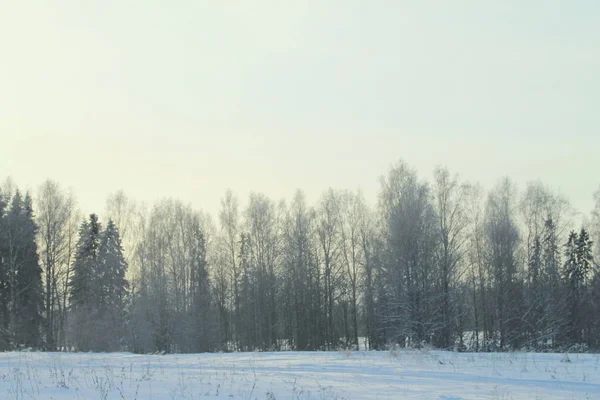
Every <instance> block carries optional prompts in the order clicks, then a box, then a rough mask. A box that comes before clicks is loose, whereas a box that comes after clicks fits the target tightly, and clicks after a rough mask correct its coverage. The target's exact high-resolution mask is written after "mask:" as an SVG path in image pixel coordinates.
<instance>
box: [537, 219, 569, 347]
mask: <svg viewBox="0 0 600 400" xmlns="http://www.w3.org/2000/svg"><path fill="white" fill-rule="evenodd" d="M542 264H543V278H542V279H543V292H542V299H543V302H542V304H543V306H544V319H543V323H542V329H543V332H544V334H543V336H542V338H543V339H544V340H550V341H551V345H552V347H553V348H556V346H557V340H558V334H559V331H560V326H561V323H562V321H563V319H564V316H563V315H562V313H561V298H560V273H559V265H560V251H559V248H558V237H557V234H556V225H555V224H554V221H553V220H552V218H548V219H546V222H545V224H544V231H543V238H542Z"/></svg>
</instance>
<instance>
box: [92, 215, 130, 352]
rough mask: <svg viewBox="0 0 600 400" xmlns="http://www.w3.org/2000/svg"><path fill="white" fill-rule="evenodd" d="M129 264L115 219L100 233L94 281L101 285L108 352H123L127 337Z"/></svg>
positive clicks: (98, 304) (99, 306)
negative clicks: (125, 326) (126, 308)
mask: <svg viewBox="0 0 600 400" xmlns="http://www.w3.org/2000/svg"><path fill="white" fill-rule="evenodd" d="M126 273H127V262H126V261H125V257H124V256H123V247H122V246H121V238H120V236H119V230H118V229H117V227H116V226H115V224H114V222H113V221H112V220H109V221H108V223H107V225H106V229H105V230H104V231H103V232H102V233H101V238H100V247H99V249H98V265H97V271H96V276H95V279H96V280H97V282H98V283H97V284H98V286H99V287H98V293H99V294H98V296H99V298H98V299H97V307H98V311H99V313H100V318H101V319H102V321H103V325H104V326H103V332H104V335H103V336H104V340H103V346H102V347H104V349H105V350H118V349H122V345H123V340H124V336H125V329H124V325H125V322H126V318H125V306H126V299H127V294H128V290H129V282H128V281H127V279H126Z"/></svg>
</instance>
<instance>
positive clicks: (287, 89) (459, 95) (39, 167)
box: [0, 0, 600, 214]
mask: <svg viewBox="0 0 600 400" xmlns="http://www.w3.org/2000/svg"><path fill="white" fill-rule="evenodd" d="M400 158H402V159H404V160H405V161H407V162H408V163H409V164H410V165H411V166H413V167H414V168H416V169H417V170H418V171H419V173H420V175H421V176H422V177H427V178H429V177H431V175H432V171H433V169H434V168H435V166H436V165H438V164H441V165H445V166H447V167H448V168H449V169H450V170H451V171H452V172H456V173H459V174H460V175H461V177H462V178H464V179H466V180H469V181H473V182H474V181H477V182H480V183H481V184H483V185H484V187H486V188H490V187H491V186H493V185H494V184H495V183H496V182H497V181H498V179H499V178H501V177H502V176H504V175H508V176H510V177H512V178H513V179H514V180H515V181H516V182H517V183H518V184H519V186H520V188H521V190H522V189H523V187H524V184H525V182H527V181H529V180H535V179H541V180H542V181H543V182H545V183H546V184H547V185H549V186H551V187H552V188H554V189H556V190H560V191H561V192H562V193H563V194H565V195H566V196H567V197H568V198H569V199H570V200H571V202H572V204H573V205H574V206H575V207H576V208H578V209H579V210H580V211H583V212H586V213H587V212H588V211H589V210H590V209H591V207H592V193H593V192H594V190H595V189H596V188H597V187H598V185H599V184H600V2H599V1H597V0H589V1H577V0H570V1H529V0H527V1H523V0H519V1H506V0H503V1H462V2H461V1H442V0H440V1H437V2H435V1H431V2H430V1H416V0H415V1H410V2H409V1H400V0H397V1H348V0H346V1H323V0H321V1H275V0H273V1H240V0H238V1H226V0H222V1H216V0H215V1H180V0H179V1H166V0H165V1H148V0H146V1H129V0H128V1H123V0H121V1H116V0H110V1H109V0H102V1H89V0H83V1H82V0H77V1H74V0H73V1H44V0H40V1H31V0H29V1H27V0H0V175H1V177H2V178H3V177H6V176H9V175H10V176H12V178H13V179H14V180H15V181H16V183H17V184H18V185H19V186H20V187H22V188H24V189H36V188H37V187H38V186H39V184H40V183H41V182H42V181H44V180H45V179H46V178H52V179H54V180H57V181H59V182H60V183H61V184H62V185H63V186H64V187H72V188H73V190H74V191H75V193H76V194H77V197H78V199H79V201H80V204H81V206H82V208H83V210H84V211H85V212H86V213H89V212H99V213H102V212H103V210H104V204H105V199H106V197H107V195H108V194H109V193H111V192H114V191H116V190H118V189H123V190H124V191H125V192H126V193H127V194H128V195H129V196H130V197H133V198H135V199H137V200H145V201H147V202H152V201H153V200H155V199H158V198H161V197H174V198H179V199H181V200H183V201H184V202H186V203H187V202H190V203H192V204H193V205H194V206H195V207H197V208H202V209H204V210H206V211H209V212H211V213H213V214H214V213H216V211H217V210H218V207H219V201H220V198H221V197H222V196H223V194H224V192H225V190H226V188H232V189H233V190H234V192H236V193H237V194H238V196H239V197H240V198H241V200H242V202H244V203H245V198H246V197H247V195H248V193H249V192H250V191H251V190H254V191H258V192H264V193H265V194H267V195H269V196H270V197H272V198H274V199H279V198H283V197H285V198H287V199H289V198H291V196H292V194H293V192H294V190H295V189H296V188H302V189H304V190H305V192H306V193H307V195H308V198H309V200H311V201H314V200H316V199H317V198H318V195H319V194H320V193H321V192H322V191H323V190H325V189H326V188H327V187H329V186H332V187H336V188H347V189H356V188H361V189H362V190H363V191H364V192H365V194H366V196H367V198H369V199H371V200H374V199H375V196H376V192H377V190H378V187H379V184H378V177H379V176H380V175H382V174H385V173H386V171H387V170H388V168H389V166H390V165H391V164H392V163H393V162H395V161H397V160H398V159H400Z"/></svg>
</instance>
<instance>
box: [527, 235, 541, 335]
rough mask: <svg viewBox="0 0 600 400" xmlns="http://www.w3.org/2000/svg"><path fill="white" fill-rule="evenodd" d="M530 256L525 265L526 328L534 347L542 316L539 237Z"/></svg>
mask: <svg viewBox="0 0 600 400" xmlns="http://www.w3.org/2000/svg"><path fill="white" fill-rule="evenodd" d="M531 247H532V248H531V254H530V257H529V262H528V264H527V267H528V268H527V272H528V282H527V285H528V297H527V300H528V305H527V306H528V309H527V317H528V322H529V324H528V328H529V340H530V341H531V342H532V343H533V344H534V346H535V345H537V344H538V343H537V342H538V339H539V335H540V331H541V326H540V325H541V322H542V318H543V315H544V304H543V301H544V299H543V295H542V294H543V292H542V290H543V288H542V275H541V273H542V244H541V241H540V238H539V236H536V237H535V238H534V240H533V244H532V246H531Z"/></svg>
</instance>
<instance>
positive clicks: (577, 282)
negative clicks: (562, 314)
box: [563, 228, 592, 345]
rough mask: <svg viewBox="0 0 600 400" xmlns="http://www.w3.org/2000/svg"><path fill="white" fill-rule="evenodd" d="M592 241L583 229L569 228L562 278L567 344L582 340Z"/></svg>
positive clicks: (584, 326) (586, 308) (577, 342)
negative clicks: (572, 229) (578, 231)
mask: <svg viewBox="0 0 600 400" xmlns="http://www.w3.org/2000/svg"><path fill="white" fill-rule="evenodd" d="M591 245H592V242H591V241H590V239H589V236H588V233H587V231H586V230H585V229H583V228H582V229H581V232H580V233H579V235H577V233H576V232H574V231H571V233H570V234H569V238H568V240H567V243H566V244H565V264H564V267H563V281H564V287H565V306H566V309H565V311H566V326H565V331H564V335H563V336H564V338H565V340H566V341H567V344H568V345H573V344H581V343H583V341H584V339H585V335H584V332H585V330H586V325H587V321H586V318H587V317H586V316H587V315H588V312H589V311H590V310H589V304H588V301H587V300H588V296H587V285H586V284H587V281H588V279H589V273H590V272H591V266H592V255H591V252H592V248H591Z"/></svg>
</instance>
